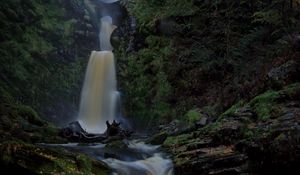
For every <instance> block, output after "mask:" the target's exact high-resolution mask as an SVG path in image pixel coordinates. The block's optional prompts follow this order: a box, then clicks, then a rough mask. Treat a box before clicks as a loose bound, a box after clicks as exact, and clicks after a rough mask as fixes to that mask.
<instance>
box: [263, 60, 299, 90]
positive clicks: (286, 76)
mask: <svg viewBox="0 0 300 175" xmlns="http://www.w3.org/2000/svg"><path fill="white" fill-rule="evenodd" d="M299 73H300V66H299V62H296V61H294V60H290V61H288V62H286V63H284V64H282V65H280V66H278V67H275V68H273V69H271V70H270V71H269V72H268V74H267V78H268V81H269V82H270V84H271V86H278V85H279V86H284V85H287V84H289V83H291V82H293V81H297V80H299Z"/></svg>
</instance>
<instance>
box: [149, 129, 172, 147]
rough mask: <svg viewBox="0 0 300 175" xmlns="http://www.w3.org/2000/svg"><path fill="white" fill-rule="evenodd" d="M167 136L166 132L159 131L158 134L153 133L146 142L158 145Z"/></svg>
mask: <svg viewBox="0 0 300 175" xmlns="http://www.w3.org/2000/svg"><path fill="white" fill-rule="evenodd" d="M167 137H168V134H167V133H166V132H161V133H158V134H155V135H154V136H152V137H150V138H149V139H148V140H147V141H146V143H150V144H153V145H160V144H162V143H163V142H164V141H165V140H166V139H167Z"/></svg>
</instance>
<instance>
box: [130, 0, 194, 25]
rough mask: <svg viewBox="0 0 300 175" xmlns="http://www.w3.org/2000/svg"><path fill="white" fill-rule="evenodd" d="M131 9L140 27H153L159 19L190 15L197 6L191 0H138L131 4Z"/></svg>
mask: <svg viewBox="0 0 300 175" xmlns="http://www.w3.org/2000/svg"><path fill="white" fill-rule="evenodd" d="M131 11H132V13H133V15H134V16H136V17H137V19H138V21H139V22H140V27H153V26H154V24H155V22H156V21H157V20H159V19H165V18H170V17H176V16H190V15H193V14H195V13H196V12H197V8H196V6H194V5H193V1H192V0H159V1H154V0H140V1H135V2H134V4H132V6H131Z"/></svg>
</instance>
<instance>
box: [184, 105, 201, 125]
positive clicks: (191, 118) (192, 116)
mask: <svg viewBox="0 0 300 175" xmlns="http://www.w3.org/2000/svg"><path fill="white" fill-rule="evenodd" d="M202 117H203V115H202V114H201V113H200V112H199V110H198V109H193V110H190V111H188V112H187V113H186V114H185V115H184V118H185V120H186V121H187V122H188V123H189V124H194V123H195V122H197V121H199V120H200V119H201V118H202Z"/></svg>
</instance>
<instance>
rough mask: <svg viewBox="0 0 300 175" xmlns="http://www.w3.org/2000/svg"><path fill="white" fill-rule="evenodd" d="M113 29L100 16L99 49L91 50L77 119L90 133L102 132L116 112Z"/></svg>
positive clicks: (110, 19)
mask: <svg viewBox="0 0 300 175" xmlns="http://www.w3.org/2000/svg"><path fill="white" fill-rule="evenodd" d="M115 29H116V26H114V25H113V24H112V18H111V17H110V16H105V17H103V18H101V27H100V34H99V37H100V48H101V51H92V54H91V56H90V59H89V62H88V66H87V70H86V74H85V80H84V84H83V88H82V92H81V101H80V108H79V117H78V121H79V122H80V124H81V126H82V127H83V128H84V129H85V130H86V131H87V132H90V133H102V132H104V131H105V129H106V124H105V122H106V121H107V120H108V121H110V122H111V121H112V120H114V119H115V118H116V115H117V114H116V111H117V109H116V108H117V101H118V99H119V92H118V91H117V80H116V70H115V62H114V55H113V53H112V49H113V48H112V46H111V44H110V36H111V34H112V32H113V31H114V30H115Z"/></svg>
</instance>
